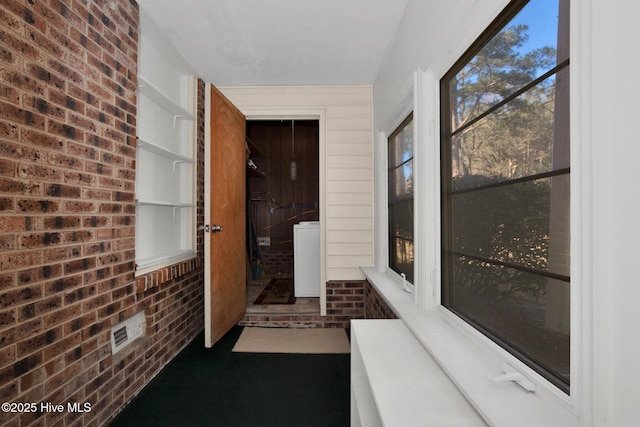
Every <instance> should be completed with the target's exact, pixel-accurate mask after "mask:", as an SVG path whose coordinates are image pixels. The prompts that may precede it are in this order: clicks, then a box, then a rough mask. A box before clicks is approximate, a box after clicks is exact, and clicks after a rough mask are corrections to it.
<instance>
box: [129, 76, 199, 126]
mask: <svg viewBox="0 0 640 427" xmlns="http://www.w3.org/2000/svg"><path fill="white" fill-rule="evenodd" d="M138 89H140V93H142V94H143V95H144V96H146V97H147V98H149V99H150V100H152V101H153V102H154V103H156V104H158V105H159V106H161V107H162V108H164V109H165V110H167V111H168V112H169V113H171V114H172V115H173V118H174V121H175V120H176V119H179V120H193V119H194V117H193V114H191V113H190V112H188V111H187V110H186V109H185V108H184V107H182V106H181V105H179V104H177V103H176V101H174V100H173V99H171V97H169V96H168V95H167V94H165V93H164V92H162V91H161V90H160V89H158V88H156V87H155V86H154V85H153V84H151V83H150V82H149V81H148V80H147V79H145V78H144V77H143V76H141V75H139V76H138Z"/></svg>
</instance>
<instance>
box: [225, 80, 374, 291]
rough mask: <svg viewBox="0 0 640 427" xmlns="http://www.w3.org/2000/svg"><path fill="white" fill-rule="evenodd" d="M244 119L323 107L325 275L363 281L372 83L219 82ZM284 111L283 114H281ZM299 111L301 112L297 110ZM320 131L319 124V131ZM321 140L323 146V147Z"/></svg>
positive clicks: (369, 248)
mask: <svg viewBox="0 0 640 427" xmlns="http://www.w3.org/2000/svg"><path fill="white" fill-rule="evenodd" d="M220 90H221V91H222V92H223V93H224V95H225V96H226V97H227V98H229V100H231V102H233V103H234V104H235V105H236V106H237V107H238V108H239V109H240V110H241V111H242V112H244V113H245V114H246V115H247V118H248V120H251V119H252V118H258V117H261V116H266V117H269V118H274V117H276V116H278V115H280V116H284V117H288V118H291V117H294V116H295V115H296V111H301V112H302V111H305V110H322V111H323V112H324V114H325V119H326V123H325V129H324V134H323V135H322V134H321V135H320V144H321V147H320V155H321V156H324V158H323V159H321V162H320V166H321V167H322V165H323V164H324V170H321V171H320V203H321V206H320V209H321V211H320V218H321V221H322V222H324V224H323V225H324V228H323V231H324V239H325V240H324V243H325V251H324V255H325V263H326V264H325V280H327V281H331V280H362V279H364V275H363V274H362V272H361V271H360V269H359V267H360V266H362V265H372V264H373V119H372V95H371V87H370V86H290V87H222V88H220ZM283 112H286V113H283ZM300 114H303V113H300ZM320 132H321V133H323V129H321V130H320ZM323 144H324V147H323V146H322V145H323Z"/></svg>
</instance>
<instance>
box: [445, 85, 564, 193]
mask: <svg viewBox="0 0 640 427" xmlns="http://www.w3.org/2000/svg"><path fill="white" fill-rule="evenodd" d="M555 93H556V85H555V78H554V77H552V78H549V79H547V80H545V81H544V82H542V83H541V84H540V85H538V86H536V87H534V88H532V89H530V90H529V91H527V92H525V93H523V94H522V95H520V96H519V97H517V98H515V99H513V100H512V101H511V102H509V103H507V104H505V105H504V106H503V107H502V108H499V109H498V110H496V111H494V112H492V113H491V114H489V115H487V116H486V117H484V118H483V119H481V120H479V121H478V122H476V123H474V124H473V125H471V126H470V127H469V128H467V129H465V130H464V131H463V132H461V133H459V134H456V135H454V136H453V138H452V141H451V157H452V176H453V188H454V190H462V189H465V188H473V187H478V186H483V185H485V184H486V183H487V182H495V181H497V180H511V179H517V178H521V177H524V176H531V175H536V174H541V173H545V172H549V171H551V170H557V169H561V168H567V167H569V156H558V155H556V156H554V154H555V153H557V152H558V150H562V151H567V150H566V149H565V147H564V146H568V144H569V141H568V139H565V138H555V135H554V118H555V114H554V96H555ZM554 139H555V144H556V145H557V147H554ZM468 176H475V177H476V178H475V179H473V180H471V179H456V177H468Z"/></svg>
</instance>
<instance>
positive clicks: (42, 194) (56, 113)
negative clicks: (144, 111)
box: [0, 0, 204, 426]
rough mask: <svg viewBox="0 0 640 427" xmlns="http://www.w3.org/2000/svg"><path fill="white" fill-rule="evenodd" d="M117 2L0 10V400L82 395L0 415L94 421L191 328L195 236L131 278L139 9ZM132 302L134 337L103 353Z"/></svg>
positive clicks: (198, 314)
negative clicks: (181, 257)
mask: <svg viewBox="0 0 640 427" xmlns="http://www.w3.org/2000/svg"><path fill="white" fill-rule="evenodd" d="M116 4H117V6H118V8H117V10H115V11H113V10H111V9H109V8H107V7H106V2H103V1H90V0H51V1H46V2H45V1H37V2H34V1H30V0H3V1H2V5H1V6H0V60H1V64H2V65H1V66H0V402H15V403H17V402H22V403H24V402H34V403H38V404H39V403H40V402H51V403H53V404H56V405H57V404H63V405H65V406H66V405H67V403H69V402H79V403H85V402H87V403H90V404H91V412H88V413H84V414H74V413H70V412H67V411H66V408H65V411H63V412H62V413H59V414H54V413H42V412H37V413H22V414H15V413H2V412H0V425H5V424H6V425H24V426H27V425H102V424H104V423H105V422H106V421H107V420H108V419H110V418H111V417H112V416H113V415H114V414H116V413H117V412H118V411H119V410H121V409H122V407H123V406H124V405H125V404H126V402H127V401H129V400H130V399H131V398H132V397H133V396H134V395H135V394H136V393H137V392H138V391H139V390H140V389H141V388H142V387H143V386H144V385H145V384H146V383H148V382H149V380H151V379H152V378H153V376H155V375H156V374H157V372H158V371H159V370H160V369H161V368H162V367H163V366H164V365H165V364H166V363H167V362H168V361H169V360H170V359H171V358H172V357H173V356H174V355H175V354H176V353H177V352H178V351H179V350H180V349H181V348H182V347H183V346H184V345H186V344H187V343H188V342H189V341H190V340H191V339H192V338H193V337H194V336H195V335H196V334H198V333H199V332H200V331H201V330H202V327H203V321H202V317H203V316H202V288H203V286H202V254H203V241H202V237H201V236H199V237H198V257H197V258H196V259H194V260H193V261H190V262H187V263H182V264H180V265H177V266H174V267H171V268H167V269H163V270H162V271H160V272H157V273H151V274H148V275H146V276H144V277H143V278H138V279H137V280H136V278H135V277H134V262H135V242H134V236H135V228H134V227H135V222H136V218H135V194H134V188H135V166H136V164H135V156H136V149H135V145H136V74H137V46H138V45H137V44H138V32H137V31H138V30H137V28H138V6H137V3H135V1H133V0H130V1H127V0H116ZM199 108H200V111H203V110H202V109H203V108H204V87H203V84H202V82H200V85H199ZM198 125H199V129H200V132H199V136H198V149H199V150H201V151H200V153H202V150H203V147H204V137H203V128H204V122H203V120H202V114H200V115H199V122H198ZM198 158H199V159H202V155H199V156H198ZM199 166H200V168H199V174H198V183H199V196H198V225H201V224H202V213H203V212H202V211H203V201H202V194H203V187H202V185H203V175H202V173H201V171H202V164H200V165H199ZM141 310H144V312H145V315H146V320H147V338H146V339H145V340H143V343H142V344H141V345H139V346H136V348H135V351H130V352H128V353H129V354H126V355H124V356H123V355H120V354H118V355H116V356H112V355H111V347H110V338H109V333H110V328H111V327H112V326H113V325H115V324H117V323H119V322H120V321H122V320H123V319H125V318H127V317H129V316H131V315H133V314H134V313H136V312H138V311H141Z"/></svg>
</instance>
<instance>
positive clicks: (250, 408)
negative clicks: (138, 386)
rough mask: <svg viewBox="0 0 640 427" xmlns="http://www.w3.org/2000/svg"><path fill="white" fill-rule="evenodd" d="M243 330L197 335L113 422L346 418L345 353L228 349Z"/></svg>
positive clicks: (341, 421) (233, 424) (259, 423)
mask: <svg viewBox="0 0 640 427" xmlns="http://www.w3.org/2000/svg"><path fill="white" fill-rule="evenodd" d="M241 332H242V328H241V327H235V328H233V329H232V330H231V331H230V332H229V333H228V334H227V335H226V336H224V337H223V338H222V339H221V340H220V341H219V342H218V343H217V344H216V345H215V346H214V347H213V348H211V349H205V348H204V337H203V336H202V335H201V336H199V337H197V338H196V339H195V340H194V341H193V342H192V343H191V344H190V345H189V346H187V348H186V349H185V350H184V351H182V353H180V355H178V357H177V358H176V359H175V360H174V361H173V362H171V363H170V364H169V365H168V366H167V367H166V368H165V369H164V370H163V371H162V372H161V373H160V374H159V375H158V377H157V378H155V379H154V380H153V381H152V382H151V384H149V385H148V386H147V387H146V388H145V389H144V390H143V391H142V392H141V393H140V395H139V396H138V397H137V398H136V399H134V401H133V402H132V403H131V404H130V405H129V406H128V407H127V408H125V409H124V411H123V412H122V413H121V414H120V415H118V416H117V417H116V419H115V420H114V421H113V422H112V423H111V424H110V426H112V427H116V426H127V427H131V426H136V427H144V426H155V427H159V426H172V427H173V426H215V427H243V426H250V427H270V426H274V427H276V426H277V427H289V426H296V427H297V426H304V427H313V426H327V427H329V426H330V427H339V426H348V425H349V355H348V354H339V355H317V354H313V355H300V354H256V353H232V352H231V349H232V348H233V346H234V344H235V342H236V340H237V339H238V337H239V336H240V333H241Z"/></svg>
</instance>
